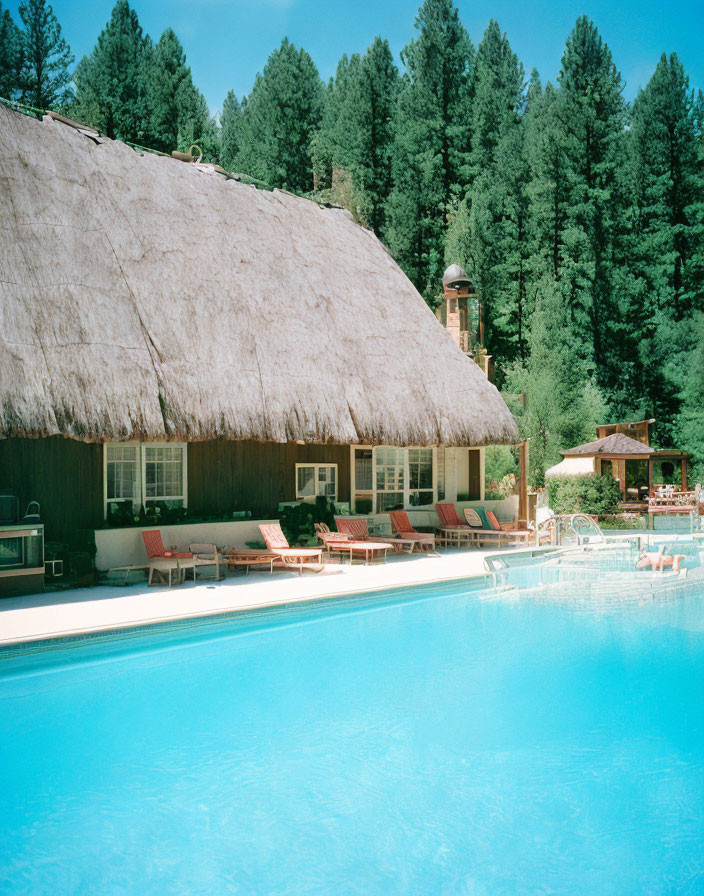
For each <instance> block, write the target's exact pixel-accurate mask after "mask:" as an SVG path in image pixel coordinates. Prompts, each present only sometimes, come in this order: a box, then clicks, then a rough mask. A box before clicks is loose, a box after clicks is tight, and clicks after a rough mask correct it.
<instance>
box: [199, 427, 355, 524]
mask: <svg viewBox="0 0 704 896" xmlns="http://www.w3.org/2000/svg"><path fill="white" fill-rule="evenodd" d="M300 463H331V464H337V475H338V486H337V488H338V499H339V500H340V501H349V500H350V449H349V446H348V445H296V444H295V443H292V442H289V443H286V444H280V443H278V442H249V441H241V442H233V441H227V440H226V439H218V440H216V441H212V442H191V443H190V444H189V446H188V511H189V513H190V514H192V515H194V516H199V515H201V514H218V515H220V516H229V515H230V513H232V511H233V510H251V511H252V514H253V516H254V517H259V518H270V517H272V516H273V515H275V513H276V509H277V507H278V505H279V504H280V503H281V502H282V501H295V500H296V464H300Z"/></svg>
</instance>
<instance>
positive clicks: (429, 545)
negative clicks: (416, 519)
mask: <svg viewBox="0 0 704 896" xmlns="http://www.w3.org/2000/svg"><path fill="white" fill-rule="evenodd" d="M389 518H390V519H391V528H392V530H393V531H394V532H395V533H396V534H397V535H398V537H399V538H412V539H413V540H414V541H417V542H418V549H419V550H421V551H427V552H429V553H434V552H435V536H434V535H431V534H430V533H429V532H428V533H426V532H416V530H415V529H414V528H413V526H412V525H411V521H410V520H409V519H408V514H407V513H406V511H405V510H391V511H389Z"/></svg>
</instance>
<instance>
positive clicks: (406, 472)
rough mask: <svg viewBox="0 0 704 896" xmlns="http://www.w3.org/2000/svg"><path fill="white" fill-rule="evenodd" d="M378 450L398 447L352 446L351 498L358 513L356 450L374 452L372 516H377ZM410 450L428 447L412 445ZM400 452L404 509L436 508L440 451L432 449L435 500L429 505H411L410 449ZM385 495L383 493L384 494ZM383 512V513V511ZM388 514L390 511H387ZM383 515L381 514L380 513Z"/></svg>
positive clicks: (354, 509)
mask: <svg viewBox="0 0 704 896" xmlns="http://www.w3.org/2000/svg"><path fill="white" fill-rule="evenodd" d="M377 447H378V448H394V447H397V446H394V445H379V446H376V445H351V446H350V480H351V481H350V486H351V489H350V498H351V501H350V503H351V506H352V510H353V511H354V512H355V513H356V510H357V507H356V504H357V483H356V481H355V466H354V452H355V448H365V449H367V450H368V449H370V448H371V450H372V511H371V513H372V515H375V514H377V509H376V506H377V487H376V452H377ZM409 447H410V448H427V447H428V446H427V445H411V446H409ZM399 450H400V451H402V452H403V489H402V491H403V508H404V510H427V509H428V508H432V507H434V506H435V504H436V503H437V500H438V449H437V448H436V447H432V448H431V450H432V452H433V454H432V462H433V488H432V491H433V500H432V502H431V503H429V504H411V500H410V494H411V491H412V490H411V488H410V467H409V463H408V451H409V448H400V449H399ZM413 491H418V489H413ZM421 491H430V489H421ZM382 494H383V492H382ZM382 512H383V511H382ZM386 512H387V513H388V511H386ZM380 513H381V512H380Z"/></svg>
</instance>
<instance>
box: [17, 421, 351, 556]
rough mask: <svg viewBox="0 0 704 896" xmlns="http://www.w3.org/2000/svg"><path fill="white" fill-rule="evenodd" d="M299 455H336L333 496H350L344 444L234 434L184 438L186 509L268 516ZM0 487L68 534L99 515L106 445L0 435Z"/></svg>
mask: <svg viewBox="0 0 704 896" xmlns="http://www.w3.org/2000/svg"><path fill="white" fill-rule="evenodd" d="M297 463H335V464H337V466H338V471H337V472H338V498H339V500H340V501H349V499H350V449H349V447H348V446H347V445H296V444H295V443H288V444H284V445H282V444H279V443H276V442H233V441H227V440H225V439H221V440H217V441H212V442H192V443H190V444H189V446H188V511H189V515H191V516H222V517H226V516H229V515H230V514H231V513H232V511H233V510H251V512H252V514H253V515H254V516H255V517H259V518H271V517H272V516H275V514H276V509H277V507H278V505H279V503H280V502H281V501H295V499H296V464H297ZM0 489H9V490H10V491H11V492H12V494H14V495H17V497H18V498H19V503H20V516H21V515H22V514H24V511H25V508H26V507H27V504H28V503H29V501H39V503H40V505H41V513H42V520H43V521H44V523H45V526H46V538H47V540H50V541H70V540H71V539H72V536H73V535H74V534H75V533H76V531H77V530H81V529H95V528H97V527H99V526H101V525H102V523H103V446H102V445H99V444H86V443H84V442H76V441H74V440H72V439H63V438H61V437H59V436H56V437H51V438H45V439H0Z"/></svg>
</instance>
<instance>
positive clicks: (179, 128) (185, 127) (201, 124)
mask: <svg viewBox="0 0 704 896" xmlns="http://www.w3.org/2000/svg"><path fill="white" fill-rule="evenodd" d="M146 82H147V104H148V107H149V115H150V118H149V121H150V128H149V130H150V135H151V140H152V146H153V148H154V149H159V150H161V151H162V152H171V150H173V149H176V148H177V147H179V148H183V147H184V146H185V144H186V142H188V141H189V140H190V142H191V143H193V142H198V140H200V139H201V138H202V136H203V134H204V132H205V129H206V123H207V121H208V118H209V115H208V109H207V104H206V103H205V100H204V99H203V98H202V95H201V94H200V91H199V90H198V89H197V88H196V86H195V84H194V83H193V78H192V76H191V70H190V68H189V67H188V66H187V65H186V54H185V53H184V51H183V47H182V46H181V43H180V41H179V39H178V37H176V34H175V33H174V32H173V30H172V29H171V28H167V29H166V31H164V33H163V34H162V35H161V38H160V39H159V42H158V43H157V45H156V46H155V48H154V53H153V55H152V58H151V65H150V67H149V72H148V77H147V78H146ZM189 145H190V144H189ZM187 148H188V147H186V149H187ZM201 148H202V147H201Z"/></svg>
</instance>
